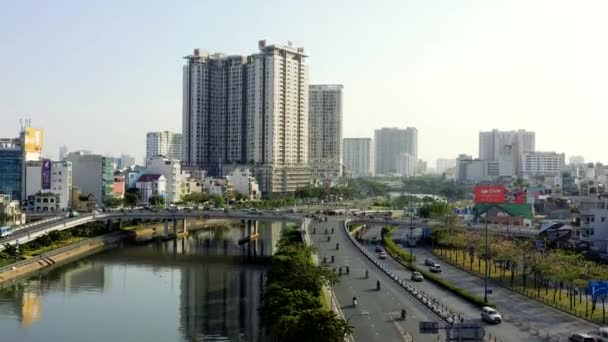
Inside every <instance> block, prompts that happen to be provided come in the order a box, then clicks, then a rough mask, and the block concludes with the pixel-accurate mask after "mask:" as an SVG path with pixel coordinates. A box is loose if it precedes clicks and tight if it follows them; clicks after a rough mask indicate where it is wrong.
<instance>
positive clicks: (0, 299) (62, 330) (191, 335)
mask: <svg viewBox="0 0 608 342" xmlns="http://www.w3.org/2000/svg"><path fill="white" fill-rule="evenodd" d="M282 225H283V224H282V223H273V224H269V223H268V224H261V225H260V227H259V228H258V231H259V233H260V235H259V237H258V238H257V239H256V240H252V241H251V242H248V243H245V244H243V243H241V244H239V242H242V239H243V237H244V236H245V237H246V236H247V234H246V233H245V234H244V233H243V229H242V227H241V226H240V225H239V224H237V225H235V226H234V227H232V228H231V229H227V230H221V231H217V230H215V231H214V230H210V231H200V232H196V233H193V234H192V235H191V236H189V237H187V238H184V239H181V240H177V241H166V242H162V243H157V244H150V245H145V246H129V247H125V248H122V249H116V250H111V251H107V252H104V253H101V254H97V255H93V256H90V257H87V258H85V259H82V260H80V261H77V262H74V263H72V264H69V265H64V266H60V267H58V268H56V269H53V270H50V271H48V272H45V273H43V274H38V275H36V276H33V277H31V278H29V279H25V280H22V281H19V282H17V283H14V284H11V285H8V286H5V288H4V289H2V290H0V331H2V334H3V335H2V336H3V337H2V340H3V341H4V340H7V341H33V340H44V341H83V340H86V341H100V342H101V341H104V342H105V341H144V340H145V341H264V340H265V338H264V336H263V335H262V330H261V329H260V328H259V325H260V320H259V317H258V311H257V310H258V308H259V307H260V305H261V296H260V293H261V287H262V286H263V278H264V272H265V270H266V267H267V266H266V264H264V263H263V261H264V260H265V259H264V256H269V255H271V253H272V252H273V251H274V249H275V245H276V242H277V240H278V238H279V235H280V231H281V229H282Z"/></svg>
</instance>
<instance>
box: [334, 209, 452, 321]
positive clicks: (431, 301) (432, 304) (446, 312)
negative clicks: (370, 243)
mask: <svg viewBox="0 0 608 342" xmlns="http://www.w3.org/2000/svg"><path fill="white" fill-rule="evenodd" d="M348 224H349V220H346V221H344V227H343V228H344V233H345V234H346V235H347V236H348V238H349V239H350V241H351V242H352V243H353V244H354V245H355V246H356V247H357V248H358V249H359V251H360V252H361V253H363V255H365V256H366V257H367V258H368V259H369V260H370V261H371V262H372V263H373V264H374V265H376V267H378V268H379V269H380V270H382V272H384V273H385V274H386V275H387V276H389V278H391V279H392V280H393V281H395V282H396V283H397V284H399V286H401V288H403V289H404V290H406V291H407V292H408V293H409V294H410V295H411V296H413V297H414V298H416V299H417V300H418V301H419V302H420V303H422V304H423V305H424V306H425V307H426V308H427V309H429V310H430V311H432V312H433V313H434V314H435V315H437V316H438V317H439V318H441V319H442V320H443V321H445V322H446V323H448V324H451V323H454V322H456V321H457V318H458V317H460V318H464V315H461V314H456V313H455V312H454V311H453V310H450V309H449V308H448V307H447V306H445V305H444V304H442V303H441V302H439V301H438V300H437V299H436V298H433V297H431V296H429V295H427V294H426V293H424V291H422V290H419V289H417V288H415V287H414V286H412V285H411V284H410V283H409V281H406V280H404V279H402V278H400V277H399V276H397V275H396V274H395V273H394V272H393V271H392V270H391V269H390V268H389V267H387V266H386V265H385V264H384V263H382V262H381V261H380V260H379V259H377V258H376V257H375V256H374V254H372V253H370V252H369V251H368V250H367V249H366V248H365V247H363V246H362V245H361V244H360V243H359V242H357V240H355V238H354V237H353V236H352V235H351V234H349V231H348Z"/></svg>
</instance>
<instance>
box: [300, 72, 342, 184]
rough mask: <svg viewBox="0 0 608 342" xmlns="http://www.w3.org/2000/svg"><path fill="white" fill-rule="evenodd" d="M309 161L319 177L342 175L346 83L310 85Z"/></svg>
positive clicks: (313, 173)
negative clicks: (343, 110)
mask: <svg viewBox="0 0 608 342" xmlns="http://www.w3.org/2000/svg"><path fill="white" fill-rule="evenodd" d="M309 90H310V91H309V95H308V100H309V102H308V103H309V106H308V163H309V166H310V167H311V170H312V177H313V179H315V180H336V179H338V178H339V177H340V176H342V90H343V86H342V85H328V84H315V85H311V86H310V87H309Z"/></svg>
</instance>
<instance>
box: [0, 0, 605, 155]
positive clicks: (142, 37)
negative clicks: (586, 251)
mask: <svg viewBox="0 0 608 342" xmlns="http://www.w3.org/2000/svg"><path fill="white" fill-rule="evenodd" d="M225 6H227V5H226V4H224V3H222V2H212V1H194V0H192V1H174V2H164V1H128V2H124V1H116V0H111V1H105V2H80V1H54V2H52V3H50V2H48V3H46V2H45V3H41V2H39V1H33V0H24V1H19V2H9V3H6V4H4V6H3V9H2V11H1V12H0V41H2V42H3V49H2V50H3V51H2V54H0V72H1V74H2V82H0V118H1V119H0V137H12V136H15V135H16V134H17V132H18V129H19V119H20V118H31V119H32V126H34V127H40V128H43V129H44V130H45V149H44V152H45V154H46V155H49V156H51V157H53V158H56V157H57V156H58V152H59V147H60V146H61V145H66V146H68V148H69V150H70V151H73V150H78V149H86V150H92V151H94V152H95V153H100V154H104V155H105V154H112V155H116V156H119V155H121V154H129V155H133V156H135V157H136V158H137V160H138V161H142V160H143V156H144V154H145V148H146V132H148V131H164V130H169V131H173V132H181V117H182V79H181V78H182V66H183V64H184V60H183V59H182V57H183V56H185V55H187V54H190V53H191V52H192V49H194V48H202V49H205V50H208V51H209V52H212V53H213V52H223V53H226V54H243V55H246V54H250V53H253V52H255V51H256V49H257V41H258V40H260V39H266V40H267V41H268V42H269V43H277V44H285V43H287V41H292V42H293V44H294V46H303V47H304V48H305V49H306V52H307V53H308V54H309V55H310V58H309V60H308V62H309V65H310V84H318V83H331V84H336V83H337V84H343V85H344V110H343V113H344V114H343V117H344V126H343V136H344V137H372V138H373V134H374V129H377V128H381V127H400V128H405V127H408V126H409V127H416V128H417V129H418V139H419V142H418V143H419V157H420V158H422V159H424V160H427V161H429V162H430V163H429V165H434V161H435V160H436V159H437V158H450V159H454V158H456V156H457V155H458V154H459V153H466V154H471V155H474V156H475V155H477V153H478V151H477V147H478V137H479V131H488V130H491V129H493V128H497V129H500V130H512V129H526V130H531V131H535V132H536V149H537V150H540V151H556V152H564V153H566V156H567V157H569V156H573V155H582V156H584V157H585V160H588V161H600V162H608V158H606V153H605V151H604V150H605V148H604V147H603V145H602V144H598V143H594V142H596V141H601V138H602V137H603V136H604V131H605V128H606V127H608V101H605V97H606V94H607V93H608V82H607V81H606V80H608V63H606V61H607V60H608V47H606V45H605V44H602V42H603V41H604V40H605V37H604V36H605V32H608V22H606V21H605V19H604V16H605V13H607V12H608V2H605V1H599V0H598V1H584V2H577V3H574V2H571V1H540V0H539V1H533V0H528V1H516V0H514V1H508V2H504V1H491V0H479V1H458V2H455V1H449V0H444V1H433V2H422V1H404V0H395V1H374V2H369V1H361V2H358V1H352V0H351V1H342V0H339V1H331V2H327V1H321V0H315V1H294V2H289V3H288V2H284V1H276V0H272V1H264V2H252V1H236V2H234V1H233V2H231V3H230V5H229V10H223V8H225ZM270 16H271V17H272V20H268V18H269V17H270Z"/></svg>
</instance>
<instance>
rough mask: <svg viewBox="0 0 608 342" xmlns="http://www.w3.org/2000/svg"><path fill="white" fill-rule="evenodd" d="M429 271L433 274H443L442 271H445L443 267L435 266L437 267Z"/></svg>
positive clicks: (434, 266)
mask: <svg viewBox="0 0 608 342" xmlns="http://www.w3.org/2000/svg"><path fill="white" fill-rule="evenodd" d="M429 271H431V272H433V273H441V271H443V269H442V268H441V265H439V264H435V265H433V266H431V267H429Z"/></svg>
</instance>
